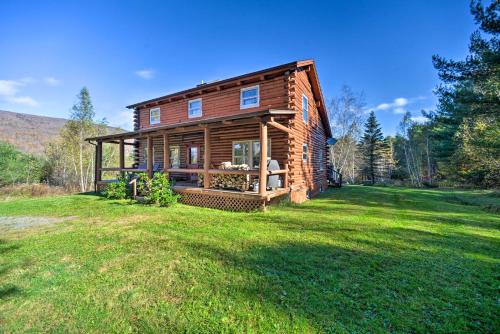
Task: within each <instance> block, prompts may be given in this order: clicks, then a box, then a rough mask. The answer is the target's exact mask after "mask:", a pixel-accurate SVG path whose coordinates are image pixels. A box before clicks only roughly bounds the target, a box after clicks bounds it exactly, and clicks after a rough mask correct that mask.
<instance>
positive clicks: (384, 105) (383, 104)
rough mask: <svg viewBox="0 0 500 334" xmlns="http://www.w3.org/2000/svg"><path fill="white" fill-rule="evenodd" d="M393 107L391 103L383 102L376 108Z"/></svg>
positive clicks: (385, 108)
mask: <svg viewBox="0 0 500 334" xmlns="http://www.w3.org/2000/svg"><path fill="white" fill-rule="evenodd" d="M390 108H391V104H389V103H381V104H379V105H378V106H377V107H376V108H375V110H387V109H390Z"/></svg>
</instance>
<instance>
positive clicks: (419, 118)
mask: <svg viewBox="0 0 500 334" xmlns="http://www.w3.org/2000/svg"><path fill="white" fill-rule="evenodd" d="M411 120H412V121H414V122H417V123H425V122H427V121H428V120H429V119H428V118H427V117H425V116H414V117H412V118H411Z"/></svg>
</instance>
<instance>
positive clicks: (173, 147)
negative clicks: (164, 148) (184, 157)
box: [168, 145, 181, 168]
mask: <svg viewBox="0 0 500 334" xmlns="http://www.w3.org/2000/svg"><path fill="white" fill-rule="evenodd" d="M168 149H169V153H170V166H169V167H168V168H170V167H172V168H180V167H181V147H180V146H179V145H170V146H169V147H168ZM173 149H177V150H178V151H179V155H178V156H177V157H178V158H179V160H178V161H177V162H178V164H177V165H174V160H173V159H172V150H173Z"/></svg>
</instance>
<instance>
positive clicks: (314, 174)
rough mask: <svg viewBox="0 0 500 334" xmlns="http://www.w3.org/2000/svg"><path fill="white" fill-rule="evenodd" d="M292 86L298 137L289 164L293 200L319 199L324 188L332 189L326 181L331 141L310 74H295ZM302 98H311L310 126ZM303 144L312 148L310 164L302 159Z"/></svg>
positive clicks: (292, 105)
mask: <svg viewBox="0 0 500 334" xmlns="http://www.w3.org/2000/svg"><path fill="white" fill-rule="evenodd" d="M289 87H290V88H289V92H290V99H289V101H290V104H289V107H290V108H292V109H294V110H296V111H297V114H296V115H295V118H294V119H293V120H291V121H290V127H291V129H292V130H293V134H294V136H293V139H292V145H291V148H290V162H289V173H290V176H289V178H290V182H291V197H292V201H294V202H302V201H304V200H306V199H307V196H308V195H310V196H315V195H317V194H318V192H319V191H320V189H326V187H327V186H328V182H327V178H326V177H327V175H326V166H327V164H326V162H327V159H326V156H327V145H326V139H327V138H326V132H325V128H324V126H323V122H322V120H321V116H320V114H319V111H318V108H317V107H316V103H315V98H314V95H313V92H312V88H311V83H310V80H309V78H308V75H307V72H306V71H300V70H298V71H295V72H294V73H292V74H291V75H290V78H289ZM302 95H305V96H307V98H308V104H309V113H308V115H309V117H308V118H309V119H308V122H307V123H305V122H304V118H303V117H304V115H303V112H302ZM303 144H307V145H308V148H309V154H308V160H307V161H303V160H302V145H303ZM320 150H323V161H322V162H320V159H319V154H320V153H319V151H320ZM321 166H322V167H323V170H321Z"/></svg>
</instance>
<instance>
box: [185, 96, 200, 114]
mask: <svg viewBox="0 0 500 334" xmlns="http://www.w3.org/2000/svg"><path fill="white" fill-rule="evenodd" d="M198 101H200V114H199V115H191V113H190V112H189V111H190V110H191V109H190V105H191V103H192V102H198ZM201 116H203V101H202V99H201V97H200V98H198V99H193V100H189V101H188V118H197V117H201Z"/></svg>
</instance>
